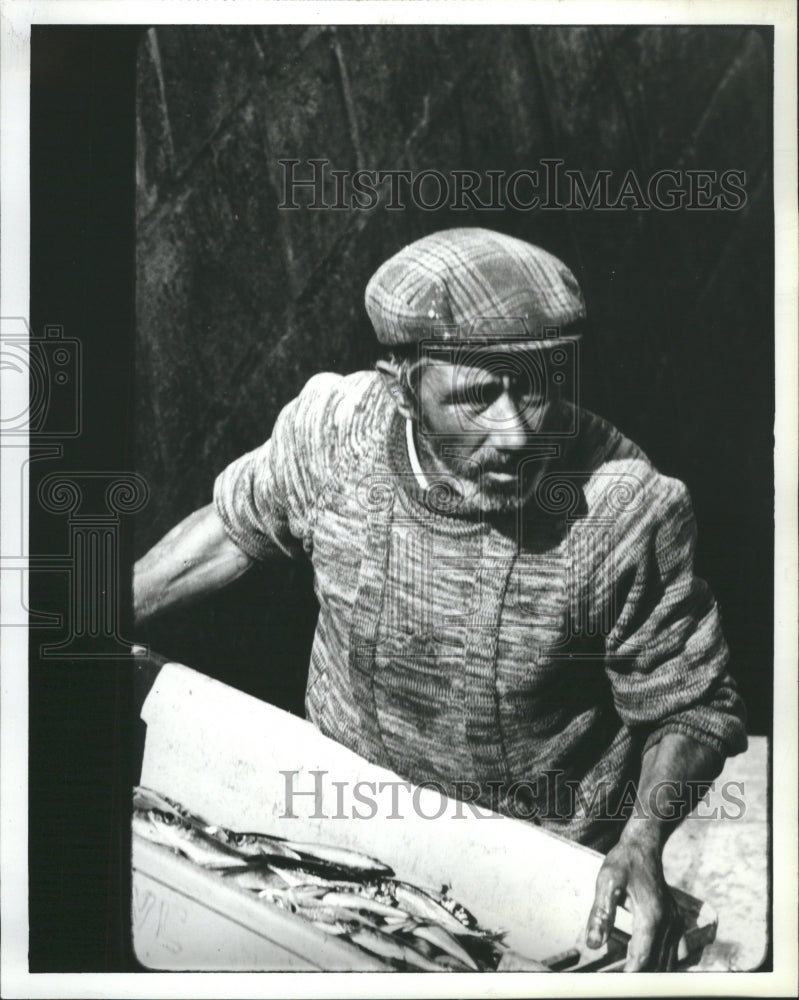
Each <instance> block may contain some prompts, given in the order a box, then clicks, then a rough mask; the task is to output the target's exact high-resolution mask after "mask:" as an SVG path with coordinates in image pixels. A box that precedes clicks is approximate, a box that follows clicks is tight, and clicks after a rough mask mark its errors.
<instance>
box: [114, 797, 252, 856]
mask: <svg viewBox="0 0 799 1000" xmlns="http://www.w3.org/2000/svg"><path fill="white" fill-rule="evenodd" d="M133 831H134V832H135V833H137V834H138V835H139V836H140V837H144V838H145V839H147V840H150V841H152V842H153V843H156V844H161V846H163V847H167V848H169V849H170V850H172V851H177V853H179V854H182V855H183V856H184V857H186V858H188V859H189V861H193V862H194V863H195V864H197V865H201V866H202V867H204V868H221V869H225V868H231V867H237V868H241V867H242V866H244V865H246V860H245V859H242V858H239V857H238V856H237V855H235V854H232V853H231V852H230V851H229V850H227V849H225V847H224V846H223V845H220V844H217V843H216V842H215V841H213V840H211V839H210V838H207V837H203V836H202V834H201V833H200V832H199V831H197V830H195V829H193V828H192V827H188V826H184V825H182V824H180V823H170V822H164V821H163V820H162V819H161V818H160V816H159V814H158V813H157V812H154V811H152V810H151V811H149V812H146V813H144V812H141V811H139V810H136V811H135V812H134V813H133Z"/></svg>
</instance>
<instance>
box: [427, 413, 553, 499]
mask: <svg viewBox="0 0 799 1000" xmlns="http://www.w3.org/2000/svg"><path fill="white" fill-rule="evenodd" d="M414 440H415V441H416V449H417V452H418V455H419V460H420V462H421V463H422V467H423V468H424V469H425V474H426V475H427V478H428V480H429V481H431V484H434V482H435V478H436V474H438V475H440V476H441V477H442V480H443V481H444V482H445V483H446V484H447V486H448V487H449V486H452V485H453V482H452V481H453V478H454V480H455V485H456V486H457V490H458V493H459V494H460V496H459V497H458V499H457V502H455V503H453V506H452V513H455V514H462V515H477V514H510V513H513V512H515V511H517V510H518V509H519V508H520V507H521V506H523V505H524V504H526V503H527V502H528V501H529V500H530V498H531V497H532V496H533V494H534V493H535V491H536V488H537V487H538V484H539V483H540V481H541V479H542V477H543V476H544V475H545V474H546V472H547V469H548V466H549V464H550V462H551V459H550V458H549V457H545V458H536V459H534V460H533V461H532V462H531V461H529V460H527V461H526V460H525V453H524V451H521V452H520V453H519V454H518V456H517V457H514V458H513V460H512V461H510V462H507V463H505V462H503V461H502V456H500V455H499V454H498V453H497V452H496V451H495V450H494V449H486V450H485V451H483V450H478V451H477V452H476V454H475V455H474V456H472V457H470V458H468V459H464V458H461V457H460V456H459V454H458V449H457V447H456V446H453V445H446V444H441V443H440V442H439V441H437V440H436V438H435V437H431V436H430V435H429V434H426V433H425V432H424V431H423V430H422V431H421V432H420V429H419V425H418V424H417V425H416V426H415V427H414ZM497 467H499V468H501V469H502V470H503V471H507V472H512V473H516V474H515V475H514V476H513V478H511V479H508V480H507V481H506V482H497V481H493V482H492V481H491V480H490V478H489V477H488V475H486V472H485V470H486V468H488V469H491V468H497ZM428 470H432V471H428Z"/></svg>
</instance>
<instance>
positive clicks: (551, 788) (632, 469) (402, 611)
mask: <svg viewBox="0 0 799 1000" xmlns="http://www.w3.org/2000/svg"><path fill="white" fill-rule="evenodd" d="M366 308H367V311H368V313H369V316H370V319H371V321H372V323H373V325H374V328H375V331H376V334H377V337H378V340H379V341H380V342H381V344H383V345H384V346H385V348H386V355H385V357H384V358H383V359H382V360H381V361H379V362H378V365H377V372H371V373H370V372H357V373H355V374H353V375H349V376H345V377H342V376H338V375H332V374H321V375H317V376H315V377H314V378H312V379H311V380H310V382H309V383H308V384H307V385H306V387H305V388H304V389H303V391H302V392H301V393H300V395H299V396H298V397H297V398H296V399H295V400H293V401H292V402H290V403H289V404H288V405H287V406H286V407H285V408H284V410H283V411H282V412H281V414H280V415H279V417H278V419H277V422H276V424H275V427H274V430H273V433H272V436H271V438H270V439H269V440H268V441H267V442H266V444H264V445H263V446H262V447H260V448H258V449H256V450H255V451H253V452H251V453H250V454H248V455H245V456H244V457H243V458H241V459H239V460H238V461H236V462H234V463H233V464H232V465H231V466H230V467H229V468H227V469H226V470H225V471H224V472H223V473H222V474H221V475H220V476H219V478H218V479H217V481H216V485H215V490H214V503H213V504H211V505H209V506H208V507H206V508H203V509H202V510H200V511H198V512H197V513H195V514H194V515H192V516H191V517H189V518H188V519H187V520H186V521H184V522H183V523H182V524H181V525H179V526H178V527H177V528H175V529H174V530H173V531H172V532H171V533H170V534H169V535H167V536H166V538H165V539H164V540H163V541H162V542H160V543H159V544H158V545H157V546H156V547H155V548H154V549H153V550H152V551H151V552H150V553H148V555H146V556H145V557H144V558H143V559H142V560H141V562H140V563H139V564H138V565H137V567H136V576H135V588H134V593H135V599H136V604H137V608H138V610H139V614H140V617H147V616H148V615H151V614H155V613H158V612H160V611H163V610H165V609H167V608H169V607H172V606H174V605H177V604H179V603H182V602H184V601H186V600H189V599H191V598H193V597H195V596H197V595H199V594H202V593H206V592H208V591H210V590H213V589H215V588H217V587H221V586H223V585H225V584H227V583H229V582H230V581H232V580H233V579H235V578H236V577H238V576H239V575H240V574H242V573H243V572H244V571H245V570H246V569H247V568H248V567H249V566H250V565H251V564H252V563H253V562H256V561H259V560H263V559H268V558H272V557H275V556H279V555H286V556H298V555H300V554H301V553H304V554H305V555H307V556H308V557H309V558H310V559H311V560H312V563H313V566H314V577H315V589H316V594H317V597H318V599H319V606H320V612H319V620H318V625H317V630H316V636H315V640H314V645H313V651H312V655H311V664H310V672H309V678H308V687H307V694H306V707H307V712H308V716H309V718H310V719H311V720H312V721H313V722H314V723H315V724H316V725H317V726H318V728H319V729H320V730H321V731H322V732H324V733H326V734H327V735H328V736H331V737H332V738H334V739H336V740H338V741H340V742H342V743H344V744H345V745H347V746H348V747H350V748H351V749H353V750H354V751H356V752H357V753H359V754H361V755H362V756H364V757H366V758H368V759H369V760H371V761H373V762H374V763H377V764H379V765H382V766H385V767H389V768H391V769H393V770H395V771H397V772H398V773H399V774H401V775H402V776H403V777H405V778H407V779H409V780H412V781H416V782H421V781H430V780H434V781H436V782H439V783H440V785H441V786H443V788H444V789H445V790H447V791H449V792H450V793H451V794H454V795H459V796H461V797H465V798H469V799H471V800H473V801H477V802H480V803H481V804H485V805H489V806H491V807H493V808H495V809H498V810H500V811H502V812H505V813H507V814H510V815H514V816H522V817H526V818H529V819H532V820H534V821H536V822H539V823H541V824H542V825H543V826H545V827H547V828H549V829H552V830H555V831H557V832H559V833H561V834H564V835H566V836H569V837H572V838H574V839H577V840H579V841H581V842H583V843H586V844H589V845H591V846H593V847H596V848H598V849H600V850H603V851H607V852H608V853H607V857H606V860H605V862H604V864H603V866H602V869H601V872H600V875H599V878H598V882H597V890H596V898H595V903H594V907H593V909H592V911H591V915H590V917H589V922H588V929H587V941H588V944H589V945H590V946H593V947H598V946H599V945H600V944H602V943H603V942H604V941H605V940H606V939H607V936H608V933H609V930H610V928H611V927H612V926H613V918H614V912H615V908H616V905H617V903H618V902H619V901H620V899H622V897H626V898H627V899H628V900H629V901H630V903H631V906H632V910H633V920H634V932H633V937H632V940H631V942H630V947H629V958H628V962H627V968H628V969H629V970H639V969H647V968H671V967H673V965H674V962H675V957H676V947H677V942H678V939H679V934H680V928H679V922H678V920H677V918H676V914H675V909H674V906H673V903H672V901H671V898H670V896H669V894H668V891H667V889H666V886H665V883H664V879H663V872H662V866H661V853H662V848H663V844H664V842H665V839H666V837H667V836H668V833H669V832H670V830H671V829H672V828H673V826H674V825H675V823H676V822H677V821H679V818H680V817H681V816H682V815H684V813H685V812H686V810H687V809H689V808H690V807H691V805H692V804H693V801H694V798H693V797H692V795H691V791H690V788H691V786H690V784H689V783H691V782H698V781H710V780H712V779H713V778H715V777H716V776H717V774H718V773H719V771H720V769H721V766H722V763H723V760H724V758H725V757H726V756H727V755H730V754H735V753H738V752H740V751H742V750H743V749H745V747H746V735H745V729H744V721H743V720H744V710H743V706H742V703H741V701H740V699H739V697H738V695H737V693H736V691H735V685H734V682H733V681H732V680H731V679H730V677H729V676H728V674H727V673H726V664H727V660H728V652H727V648H726V645H725V643H724V639H723V637H722V635H721V631H720V625H719V616H718V611H717V608H716V605H715V602H714V601H713V598H712V596H711V594H710V592H709V591H708V589H707V587H706V586H705V584H704V583H703V582H702V581H700V580H698V579H697V578H696V577H695V576H694V574H693V565H692V562H693V548H694V540H695V533H696V532H695V524H694V520H693V514H692V511H691V506H690V500H689V498H688V493H687V490H686V489H685V487H684V486H683V485H682V484H681V483H680V482H678V481H676V480H674V479H669V478H667V477H665V476H662V475H660V474H659V473H658V472H657V471H656V470H655V469H654V468H653V466H652V465H651V463H650V462H649V461H648V460H647V458H646V456H645V455H644V454H643V452H642V451H641V450H640V449H639V448H637V447H636V446H635V445H634V444H633V443H632V442H630V441H629V440H627V439H626V438H624V437H623V436H622V435H621V434H620V433H619V431H617V430H616V429H615V428H613V427H611V426H610V425H609V424H607V423H606V422H604V421H603V420H601V419H599V418H598V417H596V416H594V415H593V414H590V413H588V412H587V411H585V410H582V409H580V407H579V406H578V405H577V403H576V398H575V385H576V375H577V347H576V345H577V342H578V338H579V336H580V326H581V322H582V320H583V319H584V305H583V300H582V296H581V293H580V290H579V287H578V285H577V282H576V280H575V278H574V276H573V275H572V274H571V272H570V271H569V270H568V268H566V266H565V265H564V264H563V263H561V262H560V261H559V260H557V259H556V258H554V257H553V256H551V255H550V254H548V253H546V252H545V251H544V250H542V249H540V248H538V247H534V246H531V245H530V244H527V243H524V242H522V241H520V240H517V239H513V238H511V237H508V236H504V235H501V234H499V233H493V232H488V231H486V230H481V229H453V230H448V231H445V232H442V233H437V234H433V235H431V236H428V237H425V238H424V239H421V240H418V241H417V242H415V243H412V244H411V245H410V246H407V247H405V248H404V249H403V250H401V251H400V252H399V253H398V254H396V255H395V256H394V257H392V258H391V259H390V260H388V261H387V262H386V263H385V264H384V265H383V266H382V267H381V268H380V269H379V270H378V271H377V273H376V274H375V275H374V276H373V278H372V279H371V281H370V282H369V285H368V287H367V290H366ZM636 788H637V798H636V792H635V790H636Z"/></svg>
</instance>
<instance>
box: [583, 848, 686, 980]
mask: <svg viewBox="0 0 799 1000" xmlns="http://www.w3.org/2000/svg"><path fill="white" fill-rule="evenodd" d="M622 901H625V902H627V903H628V904H629V907H630V909H631V910H632V916H633V933H632V937H631V938H630V944H629V947H628V950H627V963H626V965H625V966H624V971H625V972H656V971H660V972H669V971H671V970H673V969H674V968H675V966H676V964H677V946H678V945H679V942H680V938H681V936H682V933H683V929H684V927H683V922H682V918H681V917H680V914H679V911H678V910H677V907H676V905H675V903H674V900H673V899H672V896H671V893H670V892H669V890H668V886H667V885H666V881H665V879H664V877H663V865H662V863H661V860H660V847H659V846H658V845H657V844H655V843H652V844H646V843H642V842H640V841H638V840H636V839H634V838H633V837H629V838H628V839H626V840H625V838H624V837H623V836H622V839H621V840H620V841H619V843H618V844H617V845H616V847H614V848H613V850H612V851H611V852H610V853H609V854H608V856H607V857H606V858H605V861H604V863H603V865H602V867H601V868H600V870H599V875H598V876H597V880H596V895H595V896H594V905H593V907H592V908H591V914H590V916H589V918H588V927H587V931H586V943H587V944H588V946H589V947H590V948H600V947H601V946H602V945H603V944H604V943H605V942H606V941H607V939H608V935H609V934H610V931H611V930H612V928H613V923H614V919H615V916H616V906H617V905H618V904H619V903H620V902H622Z"/></svg>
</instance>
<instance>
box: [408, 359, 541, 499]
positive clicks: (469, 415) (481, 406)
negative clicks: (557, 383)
mask: <svg viewBox="0 0 799 1000" xmlns="http://www.w3.org/2000/svg"><path fill="white" fill-rule="evenodd" d="M415 389H416V393H415V395H416V400H417V404H418V407H417V417H418V419H417V422H416V428H415V429H416V440H417V445H418V448H419V451H420V453H421V454H422V455H424V456H426V457H427V462H426V463H425V464H426V465H428V467H429V466H431V465H432V467H433V468H434V469H435V470H437V471H440V472H448V473H451V474H454V475H455V476H456V477H457V478H458V480H459V491H460V492H461V493H462V496H463V502H462V503H461V505H460V507H459V509H460V510H462V511H469V512H476V511H482V512H484V513H490V512H503V511H509V510H513V509H514V508H516V507H517V506H518V505H519V504H520V503H523V502H524V501H525V500H526V499H527V498H528V497H529V496H530V495H531V494H532V493H533V491H534V490H535V488H536V486H537V485H538V483H539V481H540V479H541V477H542V475H543V474H544V472H545V471H546V465H547V460H546V459H545V458H542V457H540V456H536V452H535V446H536V445H540V443H541V441H540V439H541V435H543V434H546V433H547V432H551V431H552V430H553V429H554V428H555V426H556V424H557V421H558V412H559V400H558V399H556V398H554V397H553V393H552V389H551V386H548V380H547V378H546V357H545V354H544V349H540V350H533V351H529V352H526V353H524V354H522V353H509V354H506V355H503V354H502V353H500V352H497V351H492V352H491V353H490V354H487V355H486V356H485V357H484V358H481V357H480V356H476V355H471V356H470V357H469V358H468V360H467V361H465V362H464V363H458V364H450V363H447V362H443V361H437V360H432V359H427V360H425V361H423V362H422V363H421V365H420V366H419V368H418V369H417V374H416V378H415ZM522 463H524V464H523V465H522Z"/></svg>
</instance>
